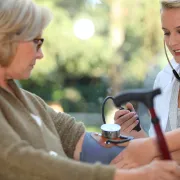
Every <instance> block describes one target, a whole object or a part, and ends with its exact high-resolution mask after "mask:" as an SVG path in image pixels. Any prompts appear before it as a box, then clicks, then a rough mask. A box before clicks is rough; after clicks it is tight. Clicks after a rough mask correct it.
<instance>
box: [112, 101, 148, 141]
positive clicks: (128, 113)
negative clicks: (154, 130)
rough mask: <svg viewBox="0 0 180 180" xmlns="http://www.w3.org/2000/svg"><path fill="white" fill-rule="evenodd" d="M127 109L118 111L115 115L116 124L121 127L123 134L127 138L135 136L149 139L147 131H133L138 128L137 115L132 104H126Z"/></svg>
mask: <svg viewBox="0 0 180 180" xmlns="http://www.w3.org/2000/svg"><path fill="white" fill-rule="evenodd" d="M125 108H126V109H123V110H118V111H116V112H115V115H114V123H115V124H119V125H120V126H121V134H123V135H126V136H133V137H134V138H142V137H147V134H146V133H145V131H144V130H143V129H142V128H141V130H140V131H136V130H133V129H134V127H136V126H137V124H138V123H139V120H137V117H138V115H137V113H136V112H135V110H134V107H133V105H132V104H131V103H127V104H126V107H125Z"/></svg>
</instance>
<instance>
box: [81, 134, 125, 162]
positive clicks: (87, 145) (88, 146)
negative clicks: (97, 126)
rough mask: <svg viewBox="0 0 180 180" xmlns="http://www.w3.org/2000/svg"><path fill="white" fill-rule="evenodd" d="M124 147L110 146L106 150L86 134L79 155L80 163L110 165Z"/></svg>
mask: <svg viewBox="0 0 180 180" xmlns="http://www.w3.org/2000/svg"><path fill="white" fill-rule="evenodd" d="M124 148H125V146H112V147H110V148H106V147H104V146H102V145H101V144H99V143H98V142H97V141H96V140H95V139H94V138H93V137H92V136H91V133H89V132H87V133H86V134H85V137H84V141H83V145H82V152H81V153H80V161H82V162H87V163H95V162H101V163H103V164H110V162H111V161H112V160H113V159H114V158H115V157H116V156H117V155H118V154H119V153H120V152H121V151H123V150H124Z"/></svg>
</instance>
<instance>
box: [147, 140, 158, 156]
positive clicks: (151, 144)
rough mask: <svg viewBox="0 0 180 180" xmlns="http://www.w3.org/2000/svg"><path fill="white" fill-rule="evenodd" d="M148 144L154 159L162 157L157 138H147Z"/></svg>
mask: <svg viewBox="0 0 180 180" xmlns="http://www.w3.org/2000/svg"><path fill="white" fill-rule="evenodd" d="M146 144H147V146H148V148H149V150H150V151H151V154H152V155H153V157H157V156H159V155H160V152H159V148H158V145H157V141H156V138H155V137H150V138H147V139H146Z"/></svg>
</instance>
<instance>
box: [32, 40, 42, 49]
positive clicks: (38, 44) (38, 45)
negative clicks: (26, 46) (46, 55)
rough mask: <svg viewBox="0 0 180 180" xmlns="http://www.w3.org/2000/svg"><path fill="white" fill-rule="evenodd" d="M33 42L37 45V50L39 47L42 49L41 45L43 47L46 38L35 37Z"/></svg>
mask: <svg viewBox="0 0 180 180" xmlns="http://www.w3.org/2000/svg"><path fill="white" fill-rule="evenodd" d="M33 42H34V43H35V44H36V45H37V49H36V50H37V51H39V49H41V47H42V45H43V43H44V38H35V39H33ZM39 42H40V43H39Z"/></svg>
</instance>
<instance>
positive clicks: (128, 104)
mask: <svg viewBox="0 0 180 180" xmlns="http://www.w3.org/2000/svg"><path fill="white" fill-rule="evenodd" d="M126 108H127V109H129V110H130V111H135V110H134V107H133V105H132V104H131V103H130V102H128V103H127V104H126Z"/></svg>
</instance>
